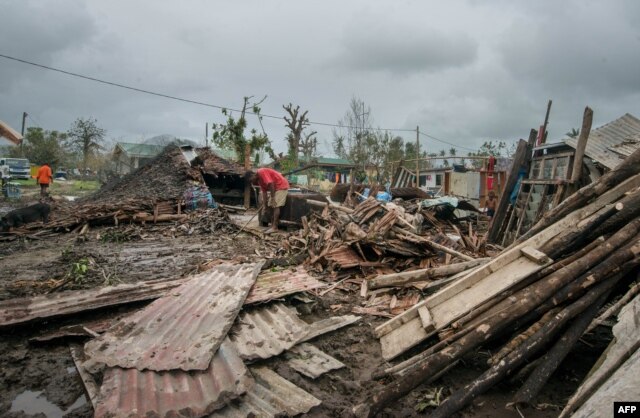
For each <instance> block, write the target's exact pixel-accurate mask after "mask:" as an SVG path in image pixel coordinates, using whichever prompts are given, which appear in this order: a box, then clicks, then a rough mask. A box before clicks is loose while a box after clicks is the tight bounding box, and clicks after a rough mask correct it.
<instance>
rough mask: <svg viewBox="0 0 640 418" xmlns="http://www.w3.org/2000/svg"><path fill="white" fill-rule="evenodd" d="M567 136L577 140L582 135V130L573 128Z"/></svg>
mask: <svg viewBox="0 0 640 418" xmlns="http://www.w3.org/2000/svg"><path fill="white" fill-rule="evenodd" d="M565 135H566V136H568V137H569V138H577V137H578V135H580V129H577V128H571V130H570V131H569V132H567V133H566V134H565Z"/></svg>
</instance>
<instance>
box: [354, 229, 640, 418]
mask: <svg viewBox="0 0 640 418" xmlns="http://www.w3.org/2000/svg"><path fill="white" fill-rule="evenodd" d="M639 229H640V220H635V221H634V222H632V223H630V224H628V225H627V226H625V227H624V228H622V229H621V230H620V231H618V232H617V233H616V234H614V235H613V236H612V237H611V238H609V240H607V241H606V243H605V244H603V245H602V246H600V247H597V248H595V249H594V250H592V251H591V252H590V253H589V254H588V255H587V256H585V257H583V258H582V259H579V260H576V261H575V262H573V263H572V264H570V265H568V266H566V267H564V268H562V269H560V270H558V271H557V272H555V273H553V274H551V275H549V276H547V277H545V278H543V279H541V280H540V281H538V282H537V283H534V284H533V285H531V286H529V287H527V288H525V289H523V290H522V291H521V292H519V293H517V294H515V295H513V296H512V297H510V298H508V299H506V300H505V301H503V302H502V303H500V304H498V305H496V307H494V309H492V310H491V311H490V312H491V313H492V315H489V316H488V317H483V320H481V321H479V322H480V323H479V324H478V325H477V326H475V327H473V329H472V330H471V331H468V332H467V333H466V334H465V335H464V336H462V337H461V338H460V339H458V340H457V341H455V342H453V343H452V344H451V345H449V346H448V347H446V348H445V349H443V350H441V351H439V352H437V353H434V354H433V355H431V356H429V357H427V358H426V359H424V360H423V361H420V362H418V363H415V364H413V365H412V366H411V370H410V371H408V372H407V373H406V374H405V375H404V376H403V377H402V378H399V379H398V380H396V381H395V382H392V383H391V384H389V385H388V386H387V387H386V388H384V389H383V390H381V391H380V392H379V393H377V394H375V395H374V396H373V397H372V399H371V404H370V406H368V407H367V406H361V407H360V413H363V412H362V411H364V410H365V409H366V410H367V411H368V412H367V413H368V414H369V416H373V415H375V414H376V413H377V412H379V411H380V410H382V408H384V407H385V406H386V405H388V404H389V403H391V402H393V401H395V400H396V399H398V398H400V397H402V396H404V395H406V394H407V393H409V392H410V391H411V390H413V389H414V388H415V387H417V386H418V385H420V384H421V383H422V382H423V381H424V379H425V378H426V377H427V376H428V375H430V374H433V373H438V372H439V371H440V370H442V369H443V368H444V367H446V366H447V365H448V364H450V363H451V362H452V361H455V360H456V359H458V358H460V357H461V356H463V355H464V354H466V353H468V352H469V351H471V350H473V349H475V348H476V347H477V346H479V345H480V344H482V343H483V342H485V341H487V340H489V339H490V338H493V337H494V336H496V335H498V334H499V333H501V332H502V331H504V330H505V329H507V328H508V327H509V326H510V325H512V324H513V323H514V322H515V321H517V320H518V319H519V318H521V317H523V316H524V315H526V314H528V313H529V312H530V311H532V310H533V309H535V308H536V307H538V306H539V305H540V304H542V303H543V302H544V301H546V300H547V299H549V298H550V297H551V296H553V295H554V294H555V293H556V292H557V291H558V290H560V289H561V288H562V287H564V286H565V285H566V284H567V283H569V282H570V281H571V280H573V279H574V278H575V277H576V276H578V275H580V274H582V273H583V272H585V271H587V270H588V268H589V267H590V266H592V265H594V264H595V263H598V262H599V261H600V260H602V259H603V258H604V257H605V256H606V255H609V254H612V253H616V252H615V249H617V248H619V247H620V246H621V245H623V244H624V243H626V242H628V241H629V240H630V239H631V238H634V243H635V244H636V245H638V247H635V246H634V247H633V251H638V250H640V238H639V237H637V235H638V231H639ZM613 267H614V266H611V268H613ZM600 273H601V274H603V275H604V276H596V275H593V274H592V275H591V278H592V281H593V283H597V282H598V281H600V280H602V279H603V278H604V277H607V275H608V274H609V273H610V272H609V271H607V270H606V269H601V270H600ZM561 303H563V300H555V299H554V304H555V305H556V306H557V305H559V304H561ZM495 308H497V309H495ZM363 408H364V409H363Z"/></svg>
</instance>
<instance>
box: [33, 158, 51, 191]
mask: <svg viewBox="0 0 640 418" xmlns="http://www.w3.org/2000/svg"><path fill="white" fill-rule="evenodd" d="M36 183H37V184H39V185H40V197H47V196H48V195H49V193H48V189H49V184H51V183H53V175H52V173H51V167H49V165H48V164H47V163H44V164H42V166H41V167H40V168H39V169H38V174H37V175H36Z"/></svg>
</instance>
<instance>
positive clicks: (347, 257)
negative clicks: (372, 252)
mask: <svg viewBox="0 0 640 418" xmlns="http://www.w3.org/2000/svg"><path fill="white" fill-rule="evenodd" d="M324 258H326V259H327V261H329V262H331V263H335V264H336V265H337V266H338V267H340V268H341V269H347V268H351V267H357V266H359V265H360V263H362V258H360V256H359V255H358V254H357V253H356V252H355V251H354V250H353V248H351V247H349V246H348V245H343V246H341V247H338V248H334V249H333V250H331V251H329V252H328V253H327V254H325V256H324Z"/></svg>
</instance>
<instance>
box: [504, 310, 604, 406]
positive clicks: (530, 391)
mask: <svg viewBox="0 0 640 418" xmlns="http://www.w3.org/2000/svg"><path fill="white" fill-rule="evenodd" d="M598 309H600V304H597V303H595V304H593V305H592V306H591V307H589V309H587V310H586V311H585V312H583V313H582V315H580V316H579V317H578V318H576V319H575V320H574V321H573V322H572V323H571V325H570V326H569V328H568V329H567V330H566V331H565V333H564V334H563V335H562V337H560V339H559V340H558V341H556V343H555V344H554V345H553V347H552V348H551V349H550V350H549V351H548V352H547V353H546V354H545V355H544V357H542V360H541V361H540V362H539V363H538V366H537V367H536V368H535V370H534V371H533V373H531V374H530V375H529V378H528V379H527V380H526V382H525V383H524V384H523V385H522V387H521V388H520V390H518V392H517V393H516V394H515V396H514V398H513V402H514V403H515V404H516V405H519V404H531V401H532V400H533V399H534V398H535V397H536V396H538V393H540V390H541V389H542V387H543V386H544V385H545V383H547V381H548V380H549V378H550V377H551V375H552V374H553V372H555V371H556V369H557V368H558V366H559V365H560V363H562V361H563V360H564V359H565V357H567V354H569V352H570V351H571V350H572V349H573V346H574V345H575V344H576V342H578V340H579V339H580V337H581V336H582V334H584V332H585V330H586V329H587V326H589V323H590V322H591V320H592V319H593V318H594V317H595V316H596V315H597V313H598Z"/></svg>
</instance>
